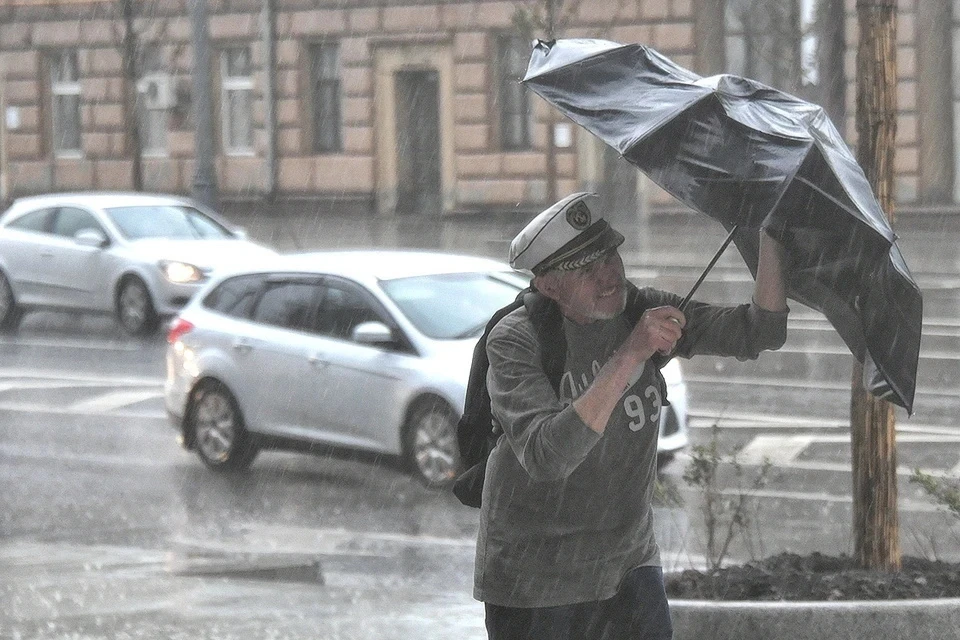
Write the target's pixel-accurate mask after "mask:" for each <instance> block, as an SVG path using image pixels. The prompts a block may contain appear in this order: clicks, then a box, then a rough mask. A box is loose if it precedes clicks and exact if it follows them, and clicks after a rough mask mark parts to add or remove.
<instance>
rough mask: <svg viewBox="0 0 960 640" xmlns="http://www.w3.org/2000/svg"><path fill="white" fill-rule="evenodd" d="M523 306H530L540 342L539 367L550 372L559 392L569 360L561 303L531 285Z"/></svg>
mask: <svg viewBox="0 0 960 640" xmlns="http://www.w3.org/2000/svg"><path fill="white" fill-rule="evenodd" d="M523 305H524V306H525V307H526V308H527V313H528V314H529V315H530V322H531V323H532V324H533V328H534V330H535V331H536V334H537V341H538V342H539V343H540V366H541V367H543V372H544V373H545V374H547V379H548V380H549V381H550V386H552V387H553V391H554V392H555V393H559V392H560V379H561V378H562V377H563V365H564V364H566V361H567V337H566V335H564V333H563V315H562V314H561V313H560V306H559V305H558V304H557V303H556V302H554V301H553V300H551V299H550V298H548V297H547V296H545V295H543V294H542V293H540V292H539V291H537V290H536V289H532V288H531V291H529V292H528V293H526V294H524V296H523Z"/></svg>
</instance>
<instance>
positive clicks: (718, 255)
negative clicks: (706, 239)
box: [679, 224, 740, 311]
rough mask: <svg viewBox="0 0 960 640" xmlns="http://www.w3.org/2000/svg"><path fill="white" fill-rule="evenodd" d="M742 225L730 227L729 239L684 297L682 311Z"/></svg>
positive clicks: (681, 305) (681, 304)
mask: <svg viewBox="0 0 960 640" xmlns="http://www.w3.org/2000/svg"><path fill="white" fill-rule="evenodd" d="M739 226H740V225H738V224H735V225H733V228H732V229H730V233H729V234H727V239H726V240H724V241H723V244H721V245H720V248H719V249H717V252H716V253H715V254H713V259H711V260H710V264H708V265H707V268H706V269H704V270H703V273H701V274H700V277H699V278H697V281H696V282H695V283H694V285H693V288H691V289H690V292H689V293H688V294H687V297H685V298H684V299H683V302H681V303H680V307H679V309H680V311H684V310H685V309H686V308H687V305H688V304H689V303H690V299H691V298H693V294H694V293H695V292H696V290H697V289H699V288H700V285H701V284H703V281H704V279H705V278H706V277H707V274H708V273H710V270H711V269H713V266H714V265H715V264H717V260H719V259H720V256H722V255H723V252H724V251H726V249H727V247H729V246H730V242H731V241H732V240H733V234H735V233H736V232H737V227H739Z"/></svg>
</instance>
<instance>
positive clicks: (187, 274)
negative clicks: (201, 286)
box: [160, 260, 206, 284]
mask: <svg viewBox="0 0 960 640" xmlns="http://www.w3.org/2000/svg"><path fill="white" fill-rule="evenodd" d="M160 271H161V272H162V273H163V277H165V278H166V279H167V280H169V281H170V282H176V283H178V284H186V283H190V282H200V281H201V280H203V279H204V278H205V277H206V276H205V275H204V273H203V271H201V270H200V268H199V267H195V266H194V265H192V264H188V263H186V262H179V261H177V260H161V261H160Z"/></svg>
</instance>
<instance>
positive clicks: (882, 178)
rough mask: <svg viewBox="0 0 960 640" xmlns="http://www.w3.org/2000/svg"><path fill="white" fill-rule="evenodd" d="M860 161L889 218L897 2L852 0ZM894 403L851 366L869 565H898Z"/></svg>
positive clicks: (859, 516)
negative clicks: (856, 27) (873, 391)
mask: <svg viewBox="0 0 960 640" xmlns="http://www.w3.org/2000/svg"><path fill="white" fill-rule="evenodd" d="M857 17H858V22H859V26H860V40H859V46H858V49H857V80H858V82H857V112H856V117H857V159H858V161H859V162H860V165H861V166H862V167H863V169H864V172H865V173H866V175H867V179H868V180H869V181H870V184H871V186H872V187H873V190H874V192H875V193H876V195H877V199H878V201H879V203H880V206H881V207H882V208H883V210H884V211H886V212H887V215H888V216H889V217H890V220H891V222H892V221H893V170H894V167H893V159H894V151H895V148H894V142H895V140H896V134H897V104H896V91H897V59H896V41H897V37H896V36H897V23H896V18H897V15H896V2H895V0H857ZM895 426H896V422H895V417H894V413H893V407H892V405H890V404H889V403H888V402H886V401H885V400H880V399H879V398H875V397H874V396H872V395H869V394H868V393H867V392H866V391H865V390H864V386H863V366H862V365H861V364H860V363H859V362H858V363H856V364H855V365H854V371H853V381H852V389H851V397H850V429H851V451H852V458H853V530H854V546H855V554H856V557H857V559H858V561H859V562H860V565H861V566H862V567H864V568H867V569H884V570H888V571H896V570H898V569H900V562H901V555H900V523H899V517H898V513H897V450H896V437H895V436H896V434H895Z"/></svg>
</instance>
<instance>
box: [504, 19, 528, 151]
mask: <svg viewBox="0 0 960 640" xmlns="http://www.w3.org/2000/svg"><path fill="white" fill-rule="evenodd" d="M529 58H530V43H529V42H527V41H526V40H525V39H524V38H521V37H518V36H500V38H498V40H497V103H498V105H499V107H500V146H501V148H502V149H529V148H530V129H531V122H532V113H533V112H532V109H531V107H530V96H529V95H528V94H527V89H526V87H524V86H523V85H522V84H520V79H521V78H523V75H524V74H525V73H526V71H527V60H528V59H529Z"/></svg>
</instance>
